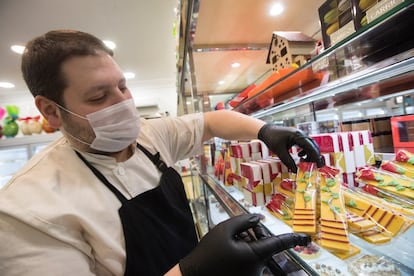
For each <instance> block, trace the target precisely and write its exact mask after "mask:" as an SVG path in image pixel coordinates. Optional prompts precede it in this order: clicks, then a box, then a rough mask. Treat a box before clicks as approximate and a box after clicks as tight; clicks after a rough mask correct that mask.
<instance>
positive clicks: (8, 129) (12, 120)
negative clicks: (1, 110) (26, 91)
mask: <svg viewBox="0 0 414 276" xmlns="http://www.w3.org/2000/svg"><path fill="white" fill-rule="evenodd" d="M6 110H7V114H8V116H6V118H4V125H3V130H2V132H3V135H4V136H6V137H7V138H12V137H14V136H16V135H17V133H19V125H18V124H17V122H16V120H17V119H18V118H19V108H18V107H17V106H15V105H8V106H6Z"/></svg>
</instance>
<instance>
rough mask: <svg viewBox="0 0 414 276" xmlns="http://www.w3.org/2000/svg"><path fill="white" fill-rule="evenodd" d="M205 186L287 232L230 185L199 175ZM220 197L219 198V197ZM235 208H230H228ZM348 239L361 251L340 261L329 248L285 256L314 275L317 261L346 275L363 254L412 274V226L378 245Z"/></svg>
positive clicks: (274, 230)
mask: <svg viewBox="0 0 414 276" xmlns="http://www.w3.org/2000/svg"><path fill="white" fill-rule="evenodd" d="M202 178H203V179H204V181H203V182H204V183H205V185H207V186H208V187H209V189H212V190H214V191H220V192H219V193H216V196H217V199H218V200H219V201H221V200H223V201H224V202H227V201H228V202H230V203H226V205H227V206H238V207H237V208H236V209H238V208H240V210H245V212H246V211H247V212H249V213H258V214H262V215H263V217H264V220H262V224H263V225H264V226H265V227H266V228H267V229H268V230H269V231H270V232H271V233H272V234H274V235H279V234H283V233H291V232H292V228H291V227H289V226H288V225H287V224H285V223H284V222H282V221H281V220H279V219H278V218H276V217H275V216H273V215H272V214H271V213H270V212H269V211H268V210H267V208H266V207H264V206H251V205H249V204H248V203H246V201H244V195H243V193H242V192H241V191H239V190H238V189H237V188H235V187H233V186H225V185H223V184H222V183H221V182H219V181H217V180H215V179H214V178H213V177H209V176H203V177H202ZM222 196H223V198H222ZM232 209H235V208H234V207H233V208H231V209H230V210H232ZM350 241H351V243H352V244H354V245H355V246H357V247H358V248H359V249H360V250H361V252H360V253H359V254H357V255H355V256H353V257H350V258H348V259H345V260H342V259H340V258H338V257H336V256H335V255H333V254H332V253H330V252H329V251H327V250H325V249H323V248H321V247H320V250H319V253H320V254H319V255H318V256H317V257H314V258H312V259H304V258H302V257H301V256H300V255H298V254H297V253H296V252H295V251H294V250H293V249H290V250H288V252H289V256H291V257H292V258H294V259H295V260H296V261H297V262H298V263H300V264H301V266H303V267H306V270H307V272H308V273H310V274H314V275H318V274H317V273H316V271H314V270H313V267H315V266H316V265H318V264H325V265H329V266H331V267H334V268H338V269H339V270H340V271H341V273H342V274H340V275H349V272H348V270H347V268H348V266H349V264H350V263H352V262H353V261H355V260H356V259H358V258H359V257H361V256H363V255H376V256H382V257H383V258H386V259H388V260H391V261H392V262H393V263H395V264H396V265H397V267H398V269H399V270H400V272H401V275H407V276H408V275H414V263H413V262H412V254H413V248H414V228H413V227H411V228H409V229H408V230H407V231H406V232H404V233H401V234H399V236H397V237H395V238H393V240H392V241H391V242H389V243H386V244H382V245H373V244H370V243H368V242H366V241H364V240H362V239H360V238H358V237H356V236H354V235H352V234H350Z"/></svg>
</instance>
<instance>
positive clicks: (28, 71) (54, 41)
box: [21, 30, 113, 105]
mask: <svg viewBox="0 0 414 276" xmlns="http://www.w3.org/2000/svg"><path fill="white" fill-rule="evenodd" d="M102 51H103V52H105V53H107V54H109V55H110V56H113V52H112V50H111V49H109V48H108V47H106V45H105V43H103V41H102V40H100V39H99V38H97V37H95V36H93V35H91V34H89V33H85V32H81V31H75V30H53V31H49V32H47V33H46V34H44V35H42V36H39V37H36V38H34V39H33V40H31V41H29V42H28V43H27V45H26V49H25V51H24V53H23V56H22V63H21V70H22V73H23V78H24V80H25V82H26V84H27V87H28V88H29V90H30V92H31V93H32V95H33V96H34V97H35V96H38V95H41V96H44V97H46V98H48V99H50V100H53V101H55V102H57V103H58V104H61V105H64V102H63V90H64V89H65V88H66V86H67V83H66V80H65V76H63V74H62V64H63V63H64V62H65V61H67V60H68V59H69V58H71V57H76V56H89V55H98V54H99V52H102Z"/></svg>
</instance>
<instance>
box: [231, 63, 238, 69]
mask: <svg viewBox="0 0 414 276" xmlns="http://www.w3.org/2000/svg"><path fill="white" fill-rule="evenodd" d="M231 67H233V68H237V67H240V63H238V62H233V63H232V64H231Z"/></svg>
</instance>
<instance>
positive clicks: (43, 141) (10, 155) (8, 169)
mask: <svg viewBox="0 0 414 276" xmlns="http://www.w3.org/2000/svg"><path fill="white" fill-rule="evenodd" d="M61 135H62V134H61V133H60V132H55V133H52V134H36V135H30V136H21V137H14V138H4V139H0V188H1V187H3V186H4V185H5V184H6V183H7V181H9V180H10V178H12V176H13V175H14V174H15V173H16V172H17V171H18V170H19V169H20V168H21V167H23V165H24V164H25V163H26V162H27V161H28V160H29V159H30V158H31V157H32V156H33V155H34V154H36V153H37V152H39V151H40V150H42V149H43V148H44V147H46V145H47V144H49V143H50V142H52V141H53V140H55V139H56V138H58V137H60V136H61Z"/></svg>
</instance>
